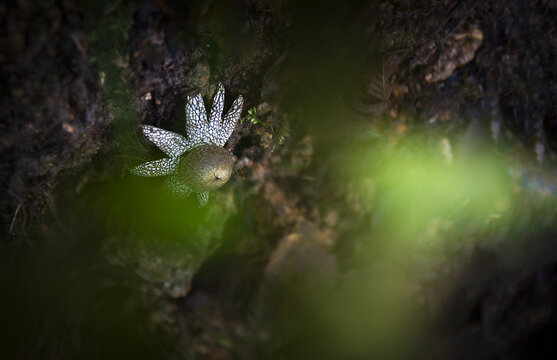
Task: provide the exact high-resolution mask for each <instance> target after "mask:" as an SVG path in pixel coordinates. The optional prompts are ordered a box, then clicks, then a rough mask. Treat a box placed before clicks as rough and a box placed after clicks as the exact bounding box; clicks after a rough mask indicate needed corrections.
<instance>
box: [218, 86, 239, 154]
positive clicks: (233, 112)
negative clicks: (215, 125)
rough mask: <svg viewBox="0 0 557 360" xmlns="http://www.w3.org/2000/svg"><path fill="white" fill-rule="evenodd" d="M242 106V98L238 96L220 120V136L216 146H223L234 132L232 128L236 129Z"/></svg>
mask: <svg viewBox="0 0 557 360" xmlns="http://www.w3.org/2000/svg"><path fill="white" fill-rule="evenodd" d="M243 106H244V98H243V97H242V96H241V95H240V96H238V98H237V99H236V100H234V103H233V104H232V107H231V108H230V110H229V111H228V113H227V114H226V115H225V116H224V118H223V119H222V125H221V136H220V137H219V141H218V143H217V145H220V146H224V144H225V143H226V142H227V141H228V139H229V138H230V135H232V133H233V132H234V128H235V127H236V124H237V123H238V120H240V115H241V114H242V107H243Z"/></svg>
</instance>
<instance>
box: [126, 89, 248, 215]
mask: <svg viewBox="0 0 557 360" xmlns="http://www.w3.org/2000/svg"><path fill="white" fill-rule="evenodd" d="M243 104H244V100H243V98H242V96H241V95H240V96H238V98H237V99H236V100H235V101H234V103H233V104H232V107H231V108H230V110H229V111H228V113H226V115H224V117H223V116H222V113H223V110H224V87H223V85H222V84H219V85H218V89H217V92H216V94H215V96H214V98H213V107H212V108H211V114H210V116H209V118H207V112H206V110H205V104H204V103H203V97H202V96H201V94H197V95H195V96H188V98H187V104H186V133H187V136H186V137H184V136H182V135H180V134H177V133H175V132H172V131H168V130H164V129H161V128H158V127H155V126H151V125H143V126H142V127H141V129H142V131H143V134H144V135H145V137H146V138H147V139H148V140H149V141H151V142H152V143H153V144H155V145H156V146H157V147H158V148H159V149H161V150H162V151H163V152H164V153H165V154H166V155H168V158H163V159H160V160H155V161H149V162H146V163H144V164H141V165H139V166H136V167H134V168H133V169H131V173H132V174H135V175H139V176H163V175H168V178H167V179H166V180H165V187H166V188H167V189H168V190H169V191H170V193H171V194H172V195H174V196H175V197H177V198H180V199H183V198H185V197H187V196H188V195H189V194H190V193H191V192H192V191H193V192H195V193H197V199H198V200H199V204H200V205H201V206H204V205H205V204H206V203H207V201H208V200H209V191H211V190H215V189H217V188H219V187H221V186H222V185H224V184H225V183H226V182H227V181H228V179H229V178H230V176H231V175H232V169H233V166H234V157H233V156H232V155H231V154H230V153H229V152H228V151H227V150H226V149H225V148H224V144H225V143H226V142H227V141H228V139H229V138H230V135H232V132H233V131H234V128H235V127H236V123H237V122H238V120H239V119H240V115H241V113H242V106H243Z"/></svg>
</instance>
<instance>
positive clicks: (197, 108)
mask: <svg viewBox="0 0 557 360" xmlns="http://www.w3.org/2000/svg"><path fill="white" fill-rule="evenodd" d="M186 131H187V135H188V139H189V141H190V142H191V143H192V144H194V145H198V144H201V143H203V139H204V138H205V133H206V132H207V112H206V111H205V104H204V103H203V97H201V94H197V95H195V96H188V101H187V103H186Z"/></svg>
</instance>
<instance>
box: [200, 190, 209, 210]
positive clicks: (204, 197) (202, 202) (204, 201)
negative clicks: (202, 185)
mask: <svg viewBox="0 0 557 360" xmlns="http://www.w3.org/2000/svg"><path fill="white" fill-rule="evenodd" d="M197 201H199V205H200V206H201V207H203V206H205V205H207V201H209V192H208V191H204V192H201V193H198V194H197Z"/></svg>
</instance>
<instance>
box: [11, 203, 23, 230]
mask: <svg viewBox="0 0 557 360" xmlns="http://www.w3.org/2000/svg"><path fill="white" fill-rule="evenodd" d="M19 209H21V203H19V204H18V205H17V208H16V209H15V213H14V217H13V219H12V223H11V225H10V230H9V231H8V234H12V230H13V229H14V225H15V219H16V218H17V214H18V213H19Z"/></svg>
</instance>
